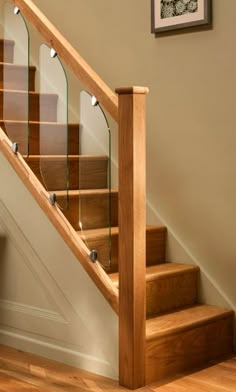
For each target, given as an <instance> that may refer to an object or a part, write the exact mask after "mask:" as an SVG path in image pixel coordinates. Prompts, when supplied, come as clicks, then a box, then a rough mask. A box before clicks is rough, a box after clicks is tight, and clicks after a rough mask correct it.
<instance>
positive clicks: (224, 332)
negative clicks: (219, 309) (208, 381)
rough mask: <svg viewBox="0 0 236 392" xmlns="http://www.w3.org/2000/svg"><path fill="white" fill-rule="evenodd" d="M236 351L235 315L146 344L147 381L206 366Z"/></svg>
mask: <svg viewBox="0 0 236 392" xmlns="http://www.w3.org/2000/svg"><path fill="white" fill-rule="evenodd" d="M232 352H233V316H229V317H227V318H225V319H220V320H216V321H214V322H211V323H209V324H207V325H206V324H204V325H202V326H199V327H197V328H194V329H190V330H187V331H183V332H180V333H178V334H174V335H171V336H166V337H165V336H164V337H160V338H157V339H155V340H153V341H147V344H146V382H147V383H151V382H154V381H158V380H161V379H162V378H164V377H171V376H175V375H176V374H177V373H179V372H183V371H187V370H190V369H193V368H195V367H198V366H203V365H205V364H207V363H208V362H209V361H211V360H216V359H218V358H220V357H221V356H223V355H227V354H231V353H232Z"/></svg>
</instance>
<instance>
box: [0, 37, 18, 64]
mask: <svg viewBox="0 0 236 392" xmlns="http://www.w3.org/2000/svg"><path fill="white" fill-rule="evenodd" d="M14 46H15V42H14V41H12V40H10V39H0V62H2V63H4V62H5V63H13V58H14Z"/></svg>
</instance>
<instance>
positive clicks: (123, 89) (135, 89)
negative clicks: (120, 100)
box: [115, 86, 149, 95]
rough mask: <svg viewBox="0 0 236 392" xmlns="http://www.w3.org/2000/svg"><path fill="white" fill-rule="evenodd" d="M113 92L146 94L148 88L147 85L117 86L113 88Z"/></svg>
mask: <svg viewBox="0 0 236 392" xmlns="http://www.w3.org/2000/svg"><path fill="white" fill-rule="evenodd" d="M115 92H116V93H117V94H119V95H121V94H148V93H149V88H148V87H139V86H133V87H118V88H116V89H115Z"/></svg>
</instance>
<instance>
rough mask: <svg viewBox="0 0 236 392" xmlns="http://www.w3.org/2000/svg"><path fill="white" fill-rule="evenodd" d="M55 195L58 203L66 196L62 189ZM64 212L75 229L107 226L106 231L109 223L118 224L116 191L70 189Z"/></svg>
mask: <svg viewBox="0 0 236 392" xmlns="http://www.w3.org/2000/svg"><path fill="white" fill-rule="evenodd" d="M56 195H57V200H58V202H59V203H60V201H61V200H62V201H63V199H65V197H66V194H65V192H63V191H62V192H56ZM110 212H111V219H110ZM64 214H65V217H66V218H67V219H68V221H69V222H70V224H71V225H72V226H73V227H74V229H75V230H80V229H81V230H83V231H84V230H90V229H96V228H105V227H107V233H108V231H109V230H108V227H109V225H110V224H111V226H117V224H118V192H117V191H115V190H111V191H110V190H109V189H89V190H79V191H70V192H69V207H68V209H67V210H66V211H64ZM85 237H86V236H85Z"/></svg>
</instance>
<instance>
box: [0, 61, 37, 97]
mask: <svg viewBox="0 0 236 392" xmlns="http://www.w3.org/2000/svg"><path fill="white" fill-rule="evenodd" d="M35 72H36V67H33V66H30V67H28V66H26V65H16V64H11V63H6V62H4V63H2V62H0V89H8V90H26V91H28V90H30V91H34V90H35Z"/></svg>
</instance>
